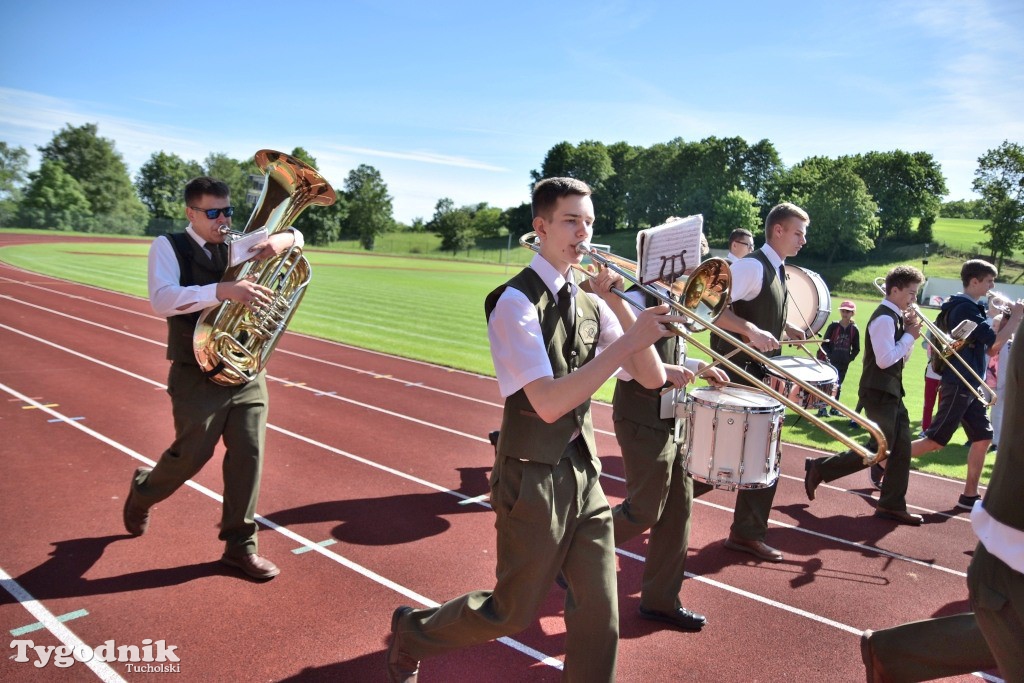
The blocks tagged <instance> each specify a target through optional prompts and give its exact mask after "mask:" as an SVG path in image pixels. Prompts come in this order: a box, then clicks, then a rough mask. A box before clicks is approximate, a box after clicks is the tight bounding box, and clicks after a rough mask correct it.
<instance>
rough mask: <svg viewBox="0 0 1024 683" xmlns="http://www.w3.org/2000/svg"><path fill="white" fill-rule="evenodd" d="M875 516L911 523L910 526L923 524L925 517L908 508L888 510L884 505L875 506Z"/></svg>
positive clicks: (901, 522)
mask: <svg viewBox="0 0 1024 683" xmlns="http://www.w3.org/2000/svg"><path fill="white" fill-rule="evenodd" d="M875 517H881V518H882V519H891V520H893V521H894V522H899V523H900V524H909V525H910V526H921V523H922V522H924V517H922V516H921V515H913V514H911V513H909V512H907V511H906V510H886V509H885V508H882V507H876V508H875Z"/></svg>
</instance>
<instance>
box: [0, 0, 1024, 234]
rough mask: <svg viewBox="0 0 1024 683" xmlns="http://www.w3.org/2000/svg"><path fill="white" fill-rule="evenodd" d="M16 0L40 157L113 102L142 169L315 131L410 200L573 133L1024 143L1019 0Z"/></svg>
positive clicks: (112, 128)
mask: <svg viewBox="0 0 1024 683" xmlns="http://www.w3.org/2000/svg"><path fill="white" fill-rule="evenodd" d="M3 5H4V7H3V10H2V14H0V16H3V17H4V25H5V31H4V33H5V39H6V45H7V48H6V49H5V51H4V56H3V58H2V60H0V140H4V141H6V142H7V143H8V144H12V145H21V146H23V147H25V148H26V149H28V150H29V151H30V152H31V154H32V162H31V167H32V169H35V168H36V166H37V164H38V154H37V153H36V147H37V146H40V145H45V144H47V143H48V142H49V141H50V140H51V138H52V137H53V135H54V133H56V132H57V131H58V130H60V129H61V128H62V127H64V126H65V125H66V124H68V123H70V124H73V125H81V124H83V123H90V122H91V123H97V124H99V132H100V135H102V136H103V137H106V138H110V139H112V140H114V141H115V143H116V147H117V150H118V151H119V152H120V153H121V154H122V156H123V157H124V159H125V161H126V162H127V164H128V166H129V169H130V171H131V173H132V177H133V178H134V174H135V173H136V172H137V171H138V169H139V167H140V166H141V165H142V164H143V163H145V162H146V160H147V159H149V157H150V156H151V155H152V154H153V153H155V152H158V151H161V150H162V151H165V152H168V153H175V154H178V155H179V156H181V157H183V158H185V159H192V160H195V161H200V162H201V161H202V160H203V159H204V158H205V157H206V155H207V154H209V153H211V152H223V153H226V154H229V155H231V156H232V157H235V158H239V159H242V158H249V157H251V156H252V154H253V153H255V152H256V151H257V150H258V149H262V148H271V149H278V150H282V151H290V150H291V149H293V148H294V147H296V146H302V147H304V148H306V149H307V150H308V151H309V152H310V153H311V154H312V155H313V156H314V157H316V159H317V161H318V165H319V167H320V170H321V172H322V173H323V174H324V175H325V176H326V177H327V178H328V179H329V180H330V181H331V182H332V183H333V184H335V186H336V187H338V188H339V189H341V188H342V187H343V184H344V179H345V176H346V175H347V174H348V172H349V171H350V170H351V169H353V168H355V167H356V166H358V165H359V164H364V163H365V164H370V165H372V166H374V167H376V168H377V169H378V170H379V171H380V172H381V174H382V176H383V178H384V181H385V182H386V183H387V184H388V188H389V190H390V192H391V195H392V196H393V202H394V209H395V218H396V219H398V220H401V221H405V222H408V221H410V220H412V219H413V218H415V217H417V216H420V217H423V218H424V219H429V218H430V216H431V215H432V214H433V210H434V205H435V204H436V202H437V200H438V199H440V198H442V197H450V198H452V199H453V200H454V201H455V203H456V204H457V205H462V204H470V203H476V202H480V201H486V202H488V203H490V204H491V205H493V206H499V207H502V208H505V207H508V206H514V205H518V204H519V203H521V202H523V201H527V200H528V199H529V184H530V175H529V173H530V171H531V170H534V169H539V168H540V166H541V163H542V161H543V158H544V155H545V153H546V152H547V151H548V150H549V149H550V148H551V147H552V146H553V145H554V144H556V143H558V142H561V141H563V140H567V141H569V142H572V143H577V142H580V141H582V140H600V141H602V142H605V143H608V144H610V143H613V142H617V141H620V140H622V141H626V142H628V143H631V144H636V145H643V146H649V145H652V144H654V143H658V142H667V141H668V140H671V139H673V138H676V137H681V138H683V139H685V140H691V141H693V140H700V139H702V138H705V137H708V136H712V135H714V136H719V137H727V136H740V137H743V138H744V139H746V140H747V142H749V143H754V142H756V141H758V140H761V139H764V138H767V139H769V140H771V141H772V142H773V143H774V145H775V147H776V149H777V150H778V152H779V154H780V155H781V157H782V160H783V162H784V163H785V164H787V165H792V164H794V163H797V162H798V161H800V160H802V159H804V158H806V157H808V156H812V155H825V156H832V157H834V156H838V155H841V154H856V153H859V152H868V151H873V150H874V151H888V150H894V149H903V150H906V151H925V152H929V153H931V154H932V155H933V156H934V157H935V159H936V160H937V161H938V162H939V163H940V164H941V166H942V169H943V172H944V173H945V175H946V178H947V184H948V186H949V190H950V194H949V197H948V198H949V199H960V198H972V197H973V196H974V195H973V194H972V193H971V180H972V179H973V176H974V170H975V168H976V166H977V159H978V157H979V156H981V155H982V154H984V153H985V151H986V150H988V149H992V148H995V147H997V146H998V145H999V144H1001V143H1002V141H1003V140H1007V139H1008V140H1010V141H1012V142H1018V143H1024V3H1021V2H1019V0H1016V1H1003V0H976V1H971V0H918V1H913V2H905V1H903V0H887V1H883V2H876V1H874V0H868V1H858V2H830V1H828V0H824V1H822V0H816V1H814V2H765V1H764V0H760V1H758V2H713V1H712V2H708V1H707V0H702V1H701V2H693V1H690V0H686V1H684V0H676V1H674V2H673V1H665V2H654V1H648V0H624V1H622V2H619V1H602V0H591V1H590V2H575V1H569V0H567V1H564V2H533V1H524V2H515V3H501V2H496V3H487V2H444V1H443V0H438V1H435V2H425V1H424V2H397V1H392V0H374V1H366V2H362V1H358V2H352V1H345V2H322V3H302V2H293V3H286V2H280V1H279V2H274V3H271V2H263V1H262V0H252V1H250V2H230V1H229V2H220V3H215V2H211V3H171V2H161V3H155V2H149V1H147V0H134V1H133V2H122V1H120V0H115V1H110V0H106V1H104V2H102V3H98V2H97V3H85V2H77V1H68V2H55V1H53V0H33V1H32V2H18V3H15V2H13V0H6V1H5V2H4V3H3ZM595 201H600V198H599V197H595Z"/></svg>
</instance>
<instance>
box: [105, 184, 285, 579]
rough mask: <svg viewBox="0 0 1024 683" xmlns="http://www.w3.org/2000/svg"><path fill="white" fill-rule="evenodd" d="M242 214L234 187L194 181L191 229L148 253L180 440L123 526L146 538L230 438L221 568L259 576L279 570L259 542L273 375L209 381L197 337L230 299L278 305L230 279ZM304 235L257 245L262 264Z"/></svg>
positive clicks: (136, 482) (134, 485)
mask: <svg viewBox="0 0 1024 683" xmlns="http://www.w3.org/2000/svg"><path fill="white" fill-rule="evenodd" d="M233 214H234V207H232V206H231V197H230V190H229V188H228V186H227V184H226V183H224V182H222V181H219V180H215V179H213V178H209V177H205V176H204V177H199V178H195V179H193V180H192V181H190V182H189V183H188V185H186V187H185V215H186V217H187V218H188V220H189V225H188V226H187V227H186V228H185V232H183V233H177V234H168V235H165V236H163V237H159V238H157V239H155V240H153V244H152V246H151V247H150V250H149V300H150V303H151V304H152V306H153V310H154V311H156V313H158V314H159V315H162V316H164V317H165V318H167V329H168V341H167V359H168V360H169V361H171V369H170V374H169V376H168V379H167V393H168V394H169V395H170V397H171V409H172V414H173V417H174V431H175V436H174V441H173V442H172V443H171V445H170V446H169V447H168V449H167V450H166V451H164V453H163V454H162V455H161V456H160V459H159V460H158V461H157V464H156V466H155V467H153V468H152V469H150V468H147V467H140V468H138V469H137V470H136V471H135V475H134V476H133V477H132V482H131V488H130V489H129V491H128V497H127V499H126V500H125V506H124V526H125V529H126V530H127V531H128V533H130V534H131V535H133V536H141V535H142V534H144V533H145V532H146V529H147V528H148V526H149V515H150V509H151V508H152V507H153V506H154V505H156V504H157V503H159V502H160V501H162V500H164V499H166V498H168V497H169V496H170V495H171V494H173V493H174V492H175V491H177V490H178V488H180V487H181V485H182V484H184V483H185V482H186V481H188V480H189V479H191V478H192V477H194V476H195V475H196V474H197V473H198V472H199V470H201V469H202V468H203V466H204V465H205V464H206V463H207V462H208V461H209V460H210V458H211V457H213V453H214V449H215V447H216V446H217V442H218V441H220V440H221V438H223V440H224V445H225V446H226V447H227V452H226V453H225V454H224V468H223V469H224V504H223V507H222V512H221V522H220V535H219V538H220V540H222V541H224V544H225V547H224V555H223V556H222V557H221V562H222V563H224V564H226V565H228V566H230V567H233V568H236V569H238V570H240V571H242V572H243V573H244V574H246V575H248V576H250V577H252V578H255V579H262V580H266V579H271V578H273V577H275V576H277V575H278V574H279V573H280V570H279V569H278V568H277V566H275V565H274V563H273V562H271V561H270V560H267V559H266V558H263V557H260V555H259V554H258V552H257V543H256V521H255V515H256V501H257V498H258V497H259V488H260V473H261V470H262V465H263V449H264V443H265V433H266V426H267V407H268V401H267V384H266V377H265V376H264V373H260V374H259V375H258V376H257V377H256V379H254V380H253V381H251V382H248V383H246V384H242V385H240V386H222V385H220V384H216V383H215V382H213V381H211V380H210V379H208V377H207V375H206V374H205V373H204V371H203V369H202V368H201V367H200V366H199V364H198V363H197V361H196V358H195V355H194V354H193V351H192V333H193V331H194V330H195V325H196V322H197V321H198V319H199V315H200V313H201V312H202V311H203V310H204V309H206V308H209V307H211V306H216V305H217V304H218V303H220V302H221V301H225V300H229V299H230V300H232V301H237V302H240V303H243V304H245V305H247V306H252V305H259V304H262V303H269V302H270V300H271V295H272V292H271V290H270V289H268V288H266V287H263V286H262V285H258V284H256V283H254V282H252V281H250V280H237V281H233V282H231V281H229V282H222V281H221V278H222V277H223V275H224V271H225V270H226V269H227V245H226V244H225V239H226V236H227V231H228V229H230V227H231V219H232V216H233ZM302 243H303V240H302V235H301V233H299V232H298V231H296V230H294V229H292V230H283V231H280V232H277V233H275V234H273V235H271V236H270V237H268V238H267V239H266V240H265V241H263V242H261V243H259V244H257V245H255V246H253V247H252V248H251V250H250V252H251V253H252V255H253V258H257V259H264V258H271V257H273V256H276V255H279V254H281V253H283V252H285V251H286V250H287V249H288V248H289V247H291V246H292V244H296V245H297V246H300V247H301V246H302Z"/></svg>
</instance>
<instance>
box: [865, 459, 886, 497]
mask: <svg viewBox="0 0 1024 683" xmlns="http://www.w3.org/2000/svg"><path fill="white" fill-rule="evenodd" d="M868 476H869V477H871V485H872V486H874V487H875V488H876V489H878V490H879V491H881V490H882V477H884V476H885V468H884V467H882V466H881V465H877V464H876V465H872V466H871V470H870V472H869V473H868Z"/></svg>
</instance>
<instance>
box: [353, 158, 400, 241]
mask: <svg viewBox="0 0 1024 683" xmlns="http://www.w3.org/2000/svg"><path fill="white" fill-rule="evenodd" d="M345 199H346V200H347V203H348V215H347V216H346V217H345V221H344V226H343V227H344V228H345V229H346V232H349V233H351V234H356V235H359V243H360V244H361V245H362V246H363V248H364V249H366V250H368V251H372V250H373V246H374V244H375V243H376V241H377V236H378V235H381V234H383V233H385V232H387V231H388V230H391V229H392V227H393V226H394V223H395V221H394V218H393V217H392V214H391V196H390V195H389V194H388V186H387V185H386V184H385V183H384V179H383V178H382V177H381V175H380V172H379V171H378V170H377V169H375V168H374V167H373V166H369V165H367V164H360V165H359V167H358V168H355V169H353V170H352V171H349V174H348V177H347V178H346V179H345Z"/></svg>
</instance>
